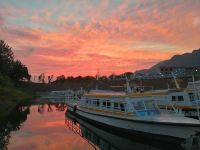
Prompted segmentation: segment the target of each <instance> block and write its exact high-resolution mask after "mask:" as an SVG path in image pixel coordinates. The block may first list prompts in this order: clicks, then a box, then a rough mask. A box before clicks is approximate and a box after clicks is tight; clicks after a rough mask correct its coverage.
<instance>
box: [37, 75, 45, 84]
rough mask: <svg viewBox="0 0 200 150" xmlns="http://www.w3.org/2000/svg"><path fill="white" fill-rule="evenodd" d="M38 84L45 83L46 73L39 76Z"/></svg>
mask: <svg viewBox="0 0 200 150" xmlns="http://www.w3.org/2000/svg"><path fill="white" fill-rule="evenodd" d="M38 82H40V83H45V74H44V73H41V74H40V75H39V76H38Z"/></svg>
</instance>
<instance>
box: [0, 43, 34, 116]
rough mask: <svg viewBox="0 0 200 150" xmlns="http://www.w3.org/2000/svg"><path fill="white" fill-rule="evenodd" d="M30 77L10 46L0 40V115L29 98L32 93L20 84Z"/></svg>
mask: <svg viewBox="0 0 200 150" xmlns="http://www.w3.org/2000/svg"><path fill="white" fill-rule="evenodd" d="M30 77H31V76H30V75H29V73H28V68H27V67H26V66H25V65H24V64H22V62H21V61H20V60H17V59H15V57H14V54H13V51H12V48H11V47H10V46H9V45H8V44H6V43H5V42H4V41H2V40H0V117H1V116H4V115H5V114H7V113H8V112H9V111H10V110H11V109H12V108H13V107H14V106H15V105H17V104H18V103H20V102H22V101H26V100H28V99H30V98H31V96H32V94H30V92H28V90H27V89H26V88H25V87H23V86H21V83H22V82H28V81H29V80H30ZM24 89H26V90H24Z"/></svg>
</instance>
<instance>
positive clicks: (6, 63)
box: [0, 40, 31, 82]
mask: <svg viewBox="0 0 200 150" xmlns="http://www.w3.org/2000/svg"><path fill="white" fill-rule="evenodd" d="M0 74H2V75H4V76H8V77H10V78H11V79H12V80H13V81H15V82H18V81H25V80H28V81H29V80H30V77H31V76H30V75H29V73H28V68H27V67H26V66H25V65H23V64H22V63H21V62H20V61H19V60H15V59H14V54H13V52H12V48H11V47H10V46H9V45H8V44H6V43H5V42H4V41H2V40H0Z"/></svg>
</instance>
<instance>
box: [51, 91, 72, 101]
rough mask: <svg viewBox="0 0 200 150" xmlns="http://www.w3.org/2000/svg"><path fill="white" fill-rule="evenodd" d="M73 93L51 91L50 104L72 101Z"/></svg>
mask: <svg viewBox="0 0 200 150" xmlns="http://www.w3.org/2000/svg"><path fill="white" fill-rule="evenodd" d="M74 95H75V94H74V92H73V91H72V90H63V91H52V92H50V94H49V100H50V102H58V103H64V102H66V101H68V100H71V99H74Z"/></svg>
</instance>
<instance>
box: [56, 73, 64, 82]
mask: <svg viewBox="0 0 200 150" xmlns="http://www.w3.org/2000/svg"><path fill="white" fill-rule="evenodd" d="M64 81H65V76H64V75H61V76H58V77H57V78H56V81H55V82H64Z"/></svg>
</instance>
